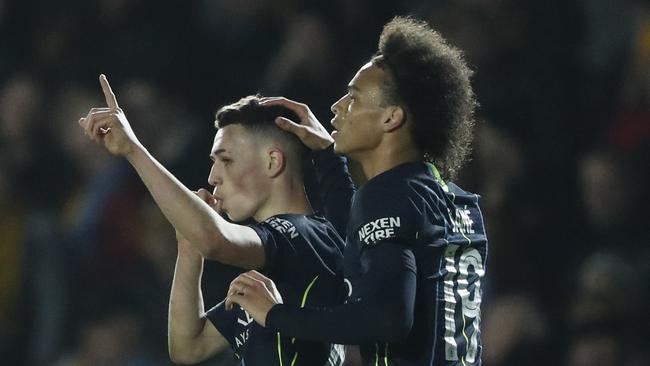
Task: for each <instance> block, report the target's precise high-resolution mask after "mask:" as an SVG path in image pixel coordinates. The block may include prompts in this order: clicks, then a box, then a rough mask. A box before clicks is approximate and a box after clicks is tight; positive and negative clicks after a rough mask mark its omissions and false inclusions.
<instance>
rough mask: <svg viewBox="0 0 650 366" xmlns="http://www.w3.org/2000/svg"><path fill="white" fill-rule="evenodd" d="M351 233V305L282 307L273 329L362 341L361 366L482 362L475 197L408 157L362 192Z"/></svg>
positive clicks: (481, 264) (480, 245) (481, 270)
mask: <svg viewBox="0 0 650 366" xmlns="http://www.w3.org/2000/svg"><path fill="white" fill-rule="evenodd" d="M328 164H329V166H334V165H335V164H338V165H340V162H337V161H336V160H335V159H334V158H331V159H330V161H329V163H328ZM336 179H339V178H336ZM321 184H322V182H321ZM323 203H324V204H325V205H327V204H328V200H327V199H326V198H325V199H323ZM338 211H341V208H340V207H338V208H337V207H334V208H333V209H330V210H329V211H328V215H330V214H333V213H335V212H338ZM341 215H346V216H347V215H348V213H347V212H343V211H341ZM328 218H329V216H328ZM346 236H347V238H346V247H345V251H344V260H343V262H344V274H345V283H346V284H347V292H348V297H347V300H346V301H345V303H344V304H341V305H338V306H332V307H327V308H322V307H321V308H318V307H305V308H298V307H295V306H289V305H283V304H279V305H275V306H274V307H273V308H272V309H271V311H270V312H269V314H268V315H267V326H268V327H269V328H271V329H275V330H280V331H283V332H286V333H287V334H292V335H294V336H300V337H301V338H302V339H311V340H329V341H333V342H336V343H342V344H358V345H360V350H361V356H362V359H363V364H364V365H374V366H377V365H384V366H388V365H393V366H398V365H399V366H416V365H417V366H451V365H462V366H470V365H474V366H477V365H481V340H480V322H481V313H480V305H481V280H482V279H483V276H484V274H485V264H486V257H487V237H486V234H485V227H484V224H483V218H482V215H481V210H480V208H479V196H478V195H476V194H472V193H469V192H466V191H463V190H462V189H460V188H459V187H457V186H456V185H454V184H445V182H444V181H443V180H442V179H441V178H440V174H439V173H438V171H437V170H436V168H435V167H434V166H433V165H431V164H427V163H424V162H413V163H407V164H402V165H399V166H397V167H394V168H393V169H390V170H388V171H386V172H383V173H382V174H379V175H377V176H376V177H374V178H372V179H370V180H369V181H368V182H367V183H366V184H365V185H364V186H363V187H362V188H361V189H359V190H358V191H357V192H356V193H355V195H354V199H353V200H352V207H351V210H350V212H349V220H348V225H347V233H346Z"/></svg>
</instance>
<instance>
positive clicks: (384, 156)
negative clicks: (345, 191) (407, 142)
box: [352, 145, 422, 180]
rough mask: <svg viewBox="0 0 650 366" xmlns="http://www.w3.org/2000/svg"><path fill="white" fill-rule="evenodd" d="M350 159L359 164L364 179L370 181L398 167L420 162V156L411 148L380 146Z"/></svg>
mask: <svg viewBox="0 0 650 366" xmlns="http://www.w3.org/2000/svg"><path fill="white" fill-rule="evenodd" d="M352 158H353V159H354V160H356V161H357V162H359V164H361V168H362V169H363V173H364V175H365V176H366V179H368V180H370V179H372V178H374V177H376V176H377V175H379V174H381V173H383V172H385V171H388V170H390V169H393V168H394V167H396V166H398V165H401V164H404V163H411V162H415V161H421V160H422V154H421V153H420V152H419V151H417V150H416V149H414V148H413V147H412V146H403V145H394V146H390V145H389V146H386V145H380V146H378V147H377V148H376V149H374V150H371V151H367V152H364V153H363V154H361V155H360V156H358V157H352Z"/></svg>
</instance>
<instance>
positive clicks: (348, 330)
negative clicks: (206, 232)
mask: <svg viewBox="0 0 650 366" xmlns="http://www.w3.org/2000/svg"><path fill="white" fill-rule="evenodd" d="M364 261H370V262H372V265H371V266H369V267H368V268H369V271H368V272H367V273H366V274H365V275H364V277H365V278H366V279H365V281H364V283H363V289H354V290H353V291H362V292H361V293H360V294H356V292H355V294H356V295H354V294H353V298H360V299H361V300H360V301H352V302H349V303H346V304H342V305H339V306H335V307H322V308H313V307H304V308H299V307H296V306H290V305H285V304H282V301H281V299H280V298H279V297H278V296H277V295H276V293H277V291H275V290H274V288H275V286H274V285H273V282H272V281H271V280H270V279H268V278H266V277H264V276H263V275H261V274H259V273H257V272H254V271H251V272H248V273H245V274H242V275H240V276H239V277H237V278H236V279H235V280H234V281H233V282H232V283H231V285H230V289H229V292H228V298H227V300H226V305H227V306H231V305H232V304H239V305H240V306H241V307H243V308H244V309H245V310H246V311H248V313H249V314H251V316H252V317H253V318H254V319H255V321H257V322H258V323H259V324H260V325H262V326H265V327H268V328H269V329H271V330H273V331H278V332H280V333H282V334H285V335H288V336H291V337H296V338H300V339H303V340H313V341H328V342H334V343H341V344H362V343H367V342H394V341H398V340H401V339H404V338H405V337H406V336H407V335H408V333H409V332H410V330H411V326H412V325H413V314H414V306H415V288H416V274H415V257H414V254H413V252H412V251H411V250H410V249H408V248H406V247H404V246H403V245H401V244H397V243H388V242H385V243H382V244H381V245H380V246H378V247H376V248H373V249H370V250H367V253H365V254H364ZM387 314H389V315H387Z"/></svg>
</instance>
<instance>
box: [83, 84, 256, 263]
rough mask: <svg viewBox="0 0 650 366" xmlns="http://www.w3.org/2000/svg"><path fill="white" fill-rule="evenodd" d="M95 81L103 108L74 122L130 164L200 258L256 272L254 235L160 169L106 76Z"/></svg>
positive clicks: (250, 230)
mask: <svg viewBox="0 0 650 366" xmlns="http://www.w3.org/2000/svg"><path fill="white" fill-rule="evenodd" d="M99 80H100V83H101V85H102V90H103V92H104V96H105V97H106V104H107V107H104V108H92V109H91V110H90V112H89V113H88V115H87V116H86V117H85V118H81V119H80V120H79V124H80V125H81V127H82V128H84V130H85V132H86V134H87V135H88V136H89V137H90V138H91V139H92V140H94V141H96V142H97V143H99V144H103V145H104V146H105V147H106V149H107V150H108V151H109V152H111V153H112V154H113V155H117V156H123V157H125V158H126V159H127V160H128V161H129V163H131V165H132V166H133V167H134V168H135V170H136V171H137V173H138V175H139V176H140V178H141V179H142V181H143V182H144V184H145V186H146V187H147V189H148V190H149V192H150V193H151V195H152V196H153V199H154V200H155V201H156V204H158V207H160V209H161V211H162V212H163V214H164V215H165V217H166V218H167V220H168V221H169V222H170V223H171V224H172V225H173V226H174V228H176V230H178V231H179V232H180V233H181V234H182V235H183V237H185V238H186V239H187V240H188V241H189V242H190V243H191V245H192V246H194V247H195V248H196V250H197V251H198V252H199V253H201V255H202V256H203V257H205V258H208V259H214V260H217V261H219V262H222V263H226V264H231V265H236V266H239V267H244V268H261V267H262V266H263V265H264V249H263V247H262V245H261V241H260V239H259V237H258V236H257V234H256V233H255V232H254V231H253V230H252V229H251V228H248V227H246V226H241V225H235V224H232V223H229V222H227V221H226V220H224V219H223V218H222V217H221V216H220V215H219V214H217V213H216V212H215V211H214V210H213V209H212V208H211V207H210V206H209V205H208V204H207V203H206V202H204V201H203V200H202V199H201V198H199V197H197V196H196V195H195V194H194V193H193V192H192V191H190V190H189V189H187V188H186V187H185V186H184V185H183V184H182V183H181V182H180V181H178V179H176V177H174V176H173V175H172V174H171V173H170V172H169V171H168V170H167V169H165V167H164V166H163V165H162V164H160V163H159V162H158V161H157V160H156V159H155V158H154V157H153V156H152V155H151V154H150V153H149V152H148V151H147V150H146V149H145V148H144V146H143V145H142V144H141V143H140V141H139V140H138V138H137V137H136V136H135V134H134V133H133V130H132V129H131V126H130V124H129V121H128V120H127V118H126V115H125V114H124V112H123V111H122V109H121V108H120V107H119V105H118V104H117V99H116V98H115V94H114V93H113V91H112V90H111V87H110V85H109V84H108V80H107V79H106V77H105V76H104V75H101V76H100V79H99ZM215 204H216V203H215Z"/></svg>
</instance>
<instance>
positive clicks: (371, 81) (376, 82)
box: [348, 62, 388, 93]
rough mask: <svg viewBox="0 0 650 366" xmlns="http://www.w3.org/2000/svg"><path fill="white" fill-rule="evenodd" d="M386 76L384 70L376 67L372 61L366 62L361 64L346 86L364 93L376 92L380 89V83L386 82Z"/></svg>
mask: <svg viewBox="0 0 650 366" xmlns="http://www.w3.org/2000/svg"><path fill="white" fill-rule="evenodd" d="M387 77H388V75H387V74H386V71H384V70H383V69H381V68H379V67H377V66H376V65H374V64H373V63H372V62H368V63H367V64H365V65H363V66H361V68H360V69H359V71H357V73H356V75H354V77H353V78H352V80H351V81H350V83H349V84H348V87H349V88H351V89H358V90H359V91H361V92H364V93H366V92H368V93H373V92H374V93H376V92H378V91H379V90H380V87H381V85H383V84H384V83H385V82H386V78H387Z"/></svg>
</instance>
